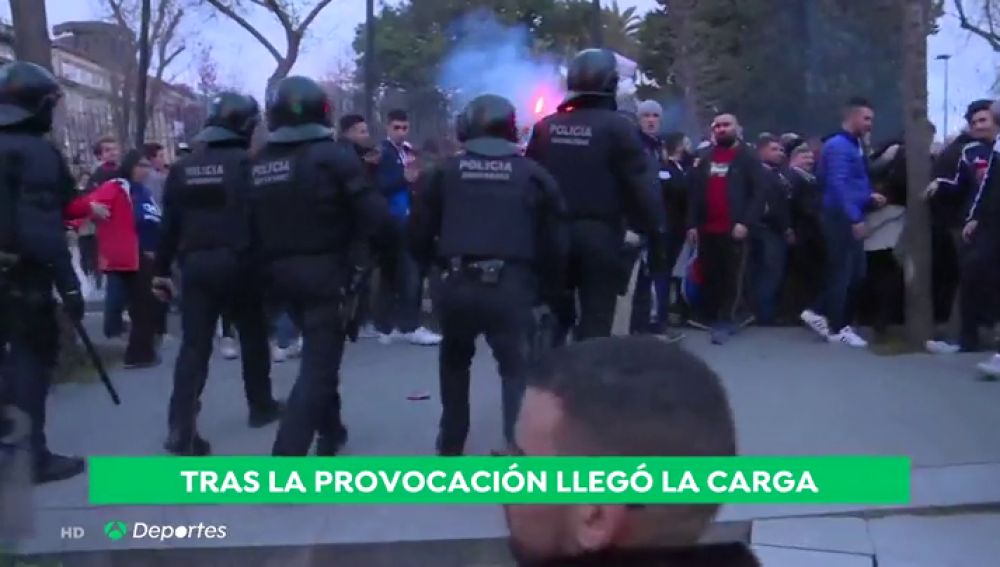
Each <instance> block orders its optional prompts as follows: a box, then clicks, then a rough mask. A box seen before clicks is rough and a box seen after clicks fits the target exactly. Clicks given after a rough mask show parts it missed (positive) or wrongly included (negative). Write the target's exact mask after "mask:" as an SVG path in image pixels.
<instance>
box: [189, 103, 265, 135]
mask: <svg viewBox="0 0 1000 567" xmlns="http://www.w3.org/2000/svg"><path fill="white" fill-rule="evenodd" d="M259 122H260V105H259V104H257V100H256V99H254V98H253V97H252V96H248V95H242V94H239V93H234V92H224V93H221V94H220V95H219V96H217V97H215V98H214V99H213V100H212V103H211V105H210V106H209V109H208V119H206V120H205V128H204V129H202V131H201V132H200V133H198V135H197V136H195V139H194V141H195V142H205V143H212V142H226V141H230V140H241V141H249V140H250V138H252V137H253V131H254V130H255V129H256V128H257V124H258V123H259Z"/></svg>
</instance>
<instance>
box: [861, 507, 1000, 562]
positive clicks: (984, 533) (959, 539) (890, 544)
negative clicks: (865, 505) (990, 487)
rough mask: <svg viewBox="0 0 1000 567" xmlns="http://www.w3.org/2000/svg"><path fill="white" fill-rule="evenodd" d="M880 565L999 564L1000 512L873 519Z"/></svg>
mask: <svg viewBox="0 0 1000 567" xmlns="http://www.w3.org/2000/svg"><path fill="white" fill-rule="evenodd" d="M868 531H869V533H871V537H872V542H873V544H874V545H875V551H876V553H877V554H878V558H879V567H886V566H890V567H897V566H899V567H902V566H904V565H906V566H910V565H913V566H915V567H924V566H926V567H931V566H934V567H986V566H988V565H997V564H1000V560H998V558H1000V514H961V515H955V516H937V517H930V516H893V517H888V518H880V519H875V520H870V521H869V522H868Z"/></svg>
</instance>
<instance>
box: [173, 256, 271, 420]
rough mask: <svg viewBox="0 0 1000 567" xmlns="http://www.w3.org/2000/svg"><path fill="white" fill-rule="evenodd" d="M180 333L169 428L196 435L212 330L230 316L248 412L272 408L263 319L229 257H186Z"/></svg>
mask: <svg viewBox="0 0 1000 567" xmlns="http://www.w3.org/2000/svg"><path fill="white" fill-rule="evenodd" d="M181 288H182V297H183V300H182V301H181V327H182V329H183V333H184V336H183V338H182V341H181V348H180V353H179V354H178V355H177V363H176V365H175V366H174V390H173V394H172V395H171V397H170V409H169V425H170V428H171V429H178V430H180V431H181V432H182V434H184V435H188V436H190V435H192V434H193V433H194V431H195V430H196V427H195V420H196V417H197V409H198V407H199V402H198V400H199V398H200V397H201V393H202V391H203V390H204V389H205V382H206V380H207V378H208V362H209V358H210V357H211V355H212V344H213V341H214V338H215V327H216V324H217V323H218V320H219V317H220V316H221V315H222V314H223V313H225V312H227V311H228V312H230V313H232V314H233V317H234V324H235V326H236V328H237V329H238V330H239V339H240V347H241V349H242V351H241V352H242V357H241V359H240V361H241V363H242V365H243V386H244V390H245V392H246V398H247V405H248V406H249V407H250V411H255V410H265V409H267V408H268V407H270V406H271V405H272V404H273V403H274V398H273V397H272V394H271V358H270V354H269V350H268V342H267V331H268V325H267V319H266V316H265V313H264V308H263V303H262V301H261V297H260V294H259V293H257V290H256V289H255V288H254V284H253V283H252V279H251V278H250V277H249V276H248V270H246V269H245V267H244V266H243V265H242V264H241V263H240V261H239V259H238V258H237V257H236V255H235V254H233V253H232V252H229V251H227V250H213V251H204V252H195V253H191V254H188V255H187V257H185V259H184V263H183V266H182V275H181Z"/></svg>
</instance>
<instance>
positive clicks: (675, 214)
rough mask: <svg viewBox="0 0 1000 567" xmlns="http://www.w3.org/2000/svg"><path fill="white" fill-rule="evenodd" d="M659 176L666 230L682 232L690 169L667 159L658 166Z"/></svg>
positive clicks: (685, 222) (689, 190)
mask: <svg viewBox="0 0 1000 567" xmlns="http://www.w3.org/2000/svg"><path fill="white" fill-rule="evenodd" d="M659 178H660V191H661V192H662V193H663V205H664V206H665V207H666V208H667V230H668V231H670V232H672V233H676V232H681V233H683V232H684V230H685V229H686V228H687V214H688V199H689V197H688V195H689V194H690V192H691V187H690V183H691V180H690V169H689V168H685V167H684V166H683V165H682V164H680V163H678V162H675V161H673V160H667V163H665V164H663V165H662V166H661V167H660V171H659Z"/></svg>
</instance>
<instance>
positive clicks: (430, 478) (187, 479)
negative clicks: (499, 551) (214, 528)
mask: <svg viewBox="0 0 1000 567" xmlns="http://www.w3.org/2000/svg"><path fill="white" fill-rule="evenodd" d="M909 499H910V460H909V459H908V458H906V457H731V458H675V457H670V458H663V457H652V458H635V457H627V458H626V457H519V458H507V457H460V458H441V457H331V458H320V457H304V458H288V457H277V458H276V457H195V458H177V457H92V458H91V459H90V502H91V503H92V504H573V503H592V504H597V503H630V504H654V503H710V502H718V503H733V504H906V503H908V502H909Z"/></svg>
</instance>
